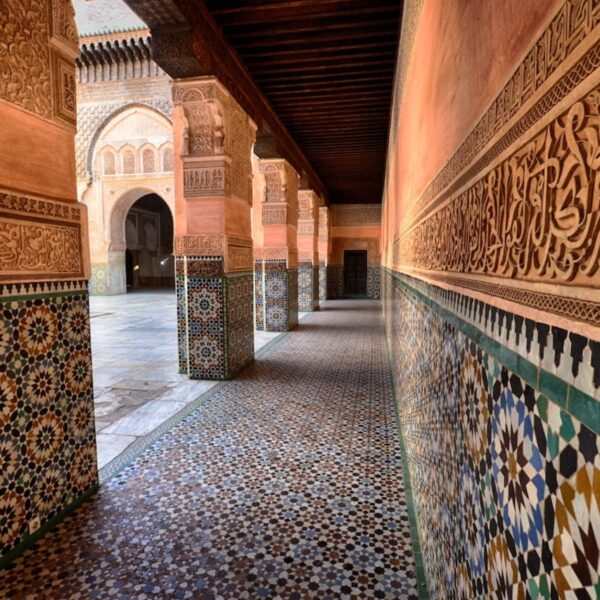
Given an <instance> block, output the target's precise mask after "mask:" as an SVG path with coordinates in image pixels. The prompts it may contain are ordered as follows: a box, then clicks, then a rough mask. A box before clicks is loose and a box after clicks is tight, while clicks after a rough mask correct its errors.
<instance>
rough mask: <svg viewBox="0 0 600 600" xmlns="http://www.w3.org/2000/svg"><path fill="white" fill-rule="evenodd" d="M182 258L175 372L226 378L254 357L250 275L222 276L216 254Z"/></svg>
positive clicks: (199, 377) (195, 376) (189, 375)
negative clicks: (177, 369) (177, 356)
mask: <svg viewBox="0 0 600 600" xmlns="http://www.w3.org/2000/svg"><path fill="white" fill-rule="evenodd" d="M180 258H182V257H180ZM182 260H183V265H182V264H181V263H180V265H179V268H180V269H181V267H182V266H183V267H184V275H183V276H181V275H178V276H177V282H178V283H177V290H178V303H177V304H178V315H177V316H178V342H179V345H180V347H179V360H180V370H181V372H184V373H187V375H188V377H189V378H190V379H216V380H224V379H231V378H232V377H234V376H235V375H236V374H237V373H238V371H240V370H241V369H243V368H244V367H245V366H246V365H247V364H248V363H250V362H252V360H254V319H253V303H254V294H253V274H252V272H243V273H235V274H232V273H228V274H224V273H223V260H222V258H221V257H203V256H193V257H191V256H190V257H183V258H182ZM182 279H183V280H182Z"/></svg>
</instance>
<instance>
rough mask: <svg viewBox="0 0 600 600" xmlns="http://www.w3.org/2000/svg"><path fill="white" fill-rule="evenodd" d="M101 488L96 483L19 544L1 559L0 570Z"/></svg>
mask: <svg viewBox="0 0 600 600" xmlns="http://www.w3.org/2000/svg"><path fill="white" fill-rule="evenodd" d="M98 488H99V484H98V483H95V484H93V485H92V486H90V487H89V488H88V489H87V490H86V491H85V492H83V494H81V496H79V497H78V498H76V499H75V500H74V501H73V502H71V504H69V505H68V506H66V507H65V508H63V510H61V511H60V512H59V513H58V514H57V515H56V516H54V517H52V518H51V519H49V520H48V521H46V522H45V523H44V524H43V525H42V526H41V527H40V528H39V529H38V530H37V531H35V532H34V533H32V534H31V535H27V536H26V537H25V538H23V540H22V541H21V542H20V543H19V544H17V546H15V547H14V548H13V549H12V550H10V551H9V552H7V553H6V554H4V555H3V556H1V557H0V569H5V568H6V567H8V565H9V564H10V563H11V562H13V561H14V560H15V559H16V558H18V557H19V556H20V555H21V554H23V552H25V550H28V549H29V548H31V547H32V546H33V545H34V544H35V543H36V542H37V541H38V540H39V539H40V538H41V537H43V536H44V535H46V534H47V533H49V532H50V531H51V530H52V529H54V528H55V527H56V526H57V525H58V524H59V523H61V522H62V521H64V520H65V518H66V517H68V516H69V515H70V514H71V513H72V512H73V511H74V510H75V509H76V508H77V507H78V506H80V505H81V504H83V503H84V502H85V501H86V500H87V499H88V498H89V497H90V496H93V495H94V494H95V493H96V492H97V491H98Z"/></svg>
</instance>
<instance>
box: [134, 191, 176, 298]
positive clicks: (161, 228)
mask: <svg viewBox="0 0 600 600" xmlns="http://www.w3.org/2000/svg"><path fill="white" fill-rule="evenodd" d="M125 238H126V240H127V250H126V252H125V272H126V277H127V290H128V291H131V290H137V289H140V288H146V289H148V288H164V287H167V288H173V287H174V286H175V274H174V266H173V256H172V252H173V218H172V217H171V211H170V210H169V207H168V206H167V204H166V202H165V201H164V200H163V199H162V198H161V197H160V196H157V195H156V194H148V195H147V196H143V197H142V198H140V199H139V200H138V201H137V202H136V203H135V204H134V205H133V206H132V207H131V208H130V209H129V212H128V213H127V219H126V221H125Z"/></svg>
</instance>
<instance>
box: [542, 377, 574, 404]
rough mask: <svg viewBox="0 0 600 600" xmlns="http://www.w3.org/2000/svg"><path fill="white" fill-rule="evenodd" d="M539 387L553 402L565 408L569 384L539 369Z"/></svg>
mask: <svg viewBox="0 0 600 600" xmlns="http://www.w3.org/2000/svg"><path fill="white" fill-rule="evenodd" d="M539 389H540V392H542V394H545V395H546V397H547V398H549V399H550V400H552V402H554V404H558V405H559V406H560V407H561V408H567V395H568V391H569V386H568V384H567V383H566V382H565V381H563V380H562V379H560V377H557V376H556V375H553V374H552V373H548V372H547V371H544V370H543V369H540V384H539Z"/></svg>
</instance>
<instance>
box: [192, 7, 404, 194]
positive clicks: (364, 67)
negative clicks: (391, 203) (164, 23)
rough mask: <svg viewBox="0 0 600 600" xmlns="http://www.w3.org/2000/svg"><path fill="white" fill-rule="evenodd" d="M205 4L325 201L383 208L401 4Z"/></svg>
mask: <svg viewBox="0 0 600 600" xmlns="http://www.w3.org/2000/svg"><path fill="white" fill-rule="evenodd" d="M204 1H205V4H206V6H207V8H208V9H209V11H210V13H211V14H212V16H213V17H214V19H215V20H216V22H217V23H218V25H219V26H220V27H221V28H222V30H223V32H224V34H225V37H226V38H227V40H228V41H229V43H230V44H231V45H232V46H233V47H234V48H235V50H237V52H238V54H239V55H240V56H241V58H242V60H243V61H244V63H245V65H246V67H247V68H248V70H249V71H250V73H251V75H252V77H253V78H254V80H255V81H256V83H257V84H258V87H259V88H260V90H261V91H262V92H263V94H264V95H265V96H266V98H267V99H268V100H269V102H270V103H271V104H272V106H273V107H274V109H275V112H276V113H277V114H278V115H279V117H280V118H281V120H282V121H283V123H284V124H285V126H286V127H287V129H288V130H289V132H290V133H291V134H292V136H293V138H294V139H295V140H296V142H297V143H298V145H299V146H300V148H301V149H302V150H303V152H304V153H305V155H306V156H307V158H308V160H309V161H310V162H311V164H312V166H313V167H314V169H315V170H316V172H317V173H318V175H319V176H320V178H321V180H322V181H323V183H324V184H325V186H326V188H327V191H328V194H329V200H330V202H332V203H353V202H370V203H377V202H381V196H382V191H383V179H384V170H385V159H386V150H387V135H388V126H389V116H390V108H391V99H392V86H393V79H394V70H395V62H396V53H397V46H398V38H399V29H400V16H401V9H402V0H293V1H285V0H227V1H225V0H204Z"/></svg>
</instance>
